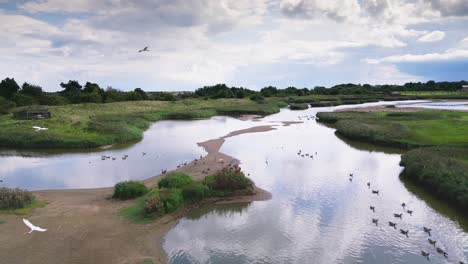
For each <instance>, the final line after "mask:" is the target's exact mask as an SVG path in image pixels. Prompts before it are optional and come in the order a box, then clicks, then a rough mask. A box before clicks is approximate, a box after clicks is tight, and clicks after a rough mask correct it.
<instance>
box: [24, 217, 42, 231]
mask: <svg viewBox="0 0 468 264" xmlns="http://www.w3.org/2000/svg"><path fill="white" fill-rule="evenodd" d="M23 222H24V224H25V225H27V226H28V227H29V228H31V231H29V232H28V234H30V233H32V232H33V231H39V232H45V231H47V229H44V228H40V227H38V226H35V225H33V224H31V222H29V221H28V220H27V219H24V218H23Z"/></svg>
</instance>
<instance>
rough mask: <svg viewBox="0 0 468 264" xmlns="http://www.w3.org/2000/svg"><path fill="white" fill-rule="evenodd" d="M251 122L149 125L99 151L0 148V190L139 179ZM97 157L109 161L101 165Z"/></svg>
mask: <svg viewBox="0 0 468 264" xmlns="http://www.w3.org/2000/svg"><path fill="white" fill-rule="evenodd" d="M256 124H257V123H254V122H251V121H240V120H238V119H235V118H230V117H214V118H211V119H207V120H196V121H161V122H157V123H155V124H154V125H153V126H151V128H150V129H148V130H147V131H146V132H145V134H144V138H143V140H142V141H140V142H138V143H137V144H134V145H128V144H126V145H119V146H115V147H114V148H112V149H108V150H104V151H100V152H96V151H91V152H81V153H67V152H65V153H63V152H58V151H42V150H41V151H8V150H4V151H2V153H3V155H2V156H1V157H0V178H1V179H2V180H3V183H0V186H7V187H20V188H26V189H30V190H38V189H72V188H97V187H108V186H112V185H114V184H115V183H117V182H119V181H123V180H129V179H133V180H142V179H146V178H149V177H151V176H154V175H156V174H158V173H159V172H160V171H161V170H162V169H166V168H169V169H173V168H175V167H176V166H177V165H178V164H180V163H182V162H187V161H191V160H193V159H194V158H196V157H199V156H200V155H203V154H204V153H205V152H204V151H203V149H202V148H200V147H198V146H197V144H196V143H197V142H201V141H205V140H208V139H212V138H216V137H221V136H224V135H225V134H227V133H228V132H230V131H232V130H237V129H243V128H248V127H252V126H255V125H256ZM143 152H145V153H146V155H143ZM101 155H107V156H111V157H113V158H115V160H113V159H107V160H105V161H103V160H101ZM124 155H128V158H127V159H125V160H124V159H122V157H123V156H124Z"/></svg>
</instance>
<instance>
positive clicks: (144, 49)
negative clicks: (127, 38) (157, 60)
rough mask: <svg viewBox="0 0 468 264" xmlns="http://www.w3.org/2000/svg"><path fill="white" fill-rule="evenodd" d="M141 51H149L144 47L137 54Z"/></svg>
mask: <svg viewBox="0 0 468 264" xmlns="http://www.w3.org/2000/svg"><path fill="white" fill-rule="evenodd" d="M143 51H149V49H148V47H144V48H143V49H141V50H139V51H138V53H140V52H143Z"/></svg>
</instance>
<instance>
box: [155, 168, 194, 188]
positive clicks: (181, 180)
mask: <svg viewBox="0 0 468 264" xmlns="http://www.w3.org/2000/svg"><path fill="white" fill-rule="evenodd" d="M192 182H193V180H192V178H191V177H190V176H188V175H187V174H184V173H175V172H174V173H169V174H168V175H167V176H165V177H164V178H162V179H161V180H160V181H159V182H158V187H159V188H181V187H183V186H185V185H187V184H191V183H192Z"/></svg>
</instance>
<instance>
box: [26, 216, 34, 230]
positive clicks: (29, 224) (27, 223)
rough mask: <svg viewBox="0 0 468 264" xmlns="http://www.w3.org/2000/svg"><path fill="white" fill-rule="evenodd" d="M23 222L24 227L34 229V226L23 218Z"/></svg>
mask: <svg viewBox="0 0 468 264" xmlns="http://www.w3.org/2000/svg"><path fill="white" fill-rule="evenodd" d="M23 222H24V224H25V225H27V226H28V227H29V228H31V229H34V228H35V226H34V225H33V224H31V222H29V221H28V220H27V219H24V218H23Z"/></svg>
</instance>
